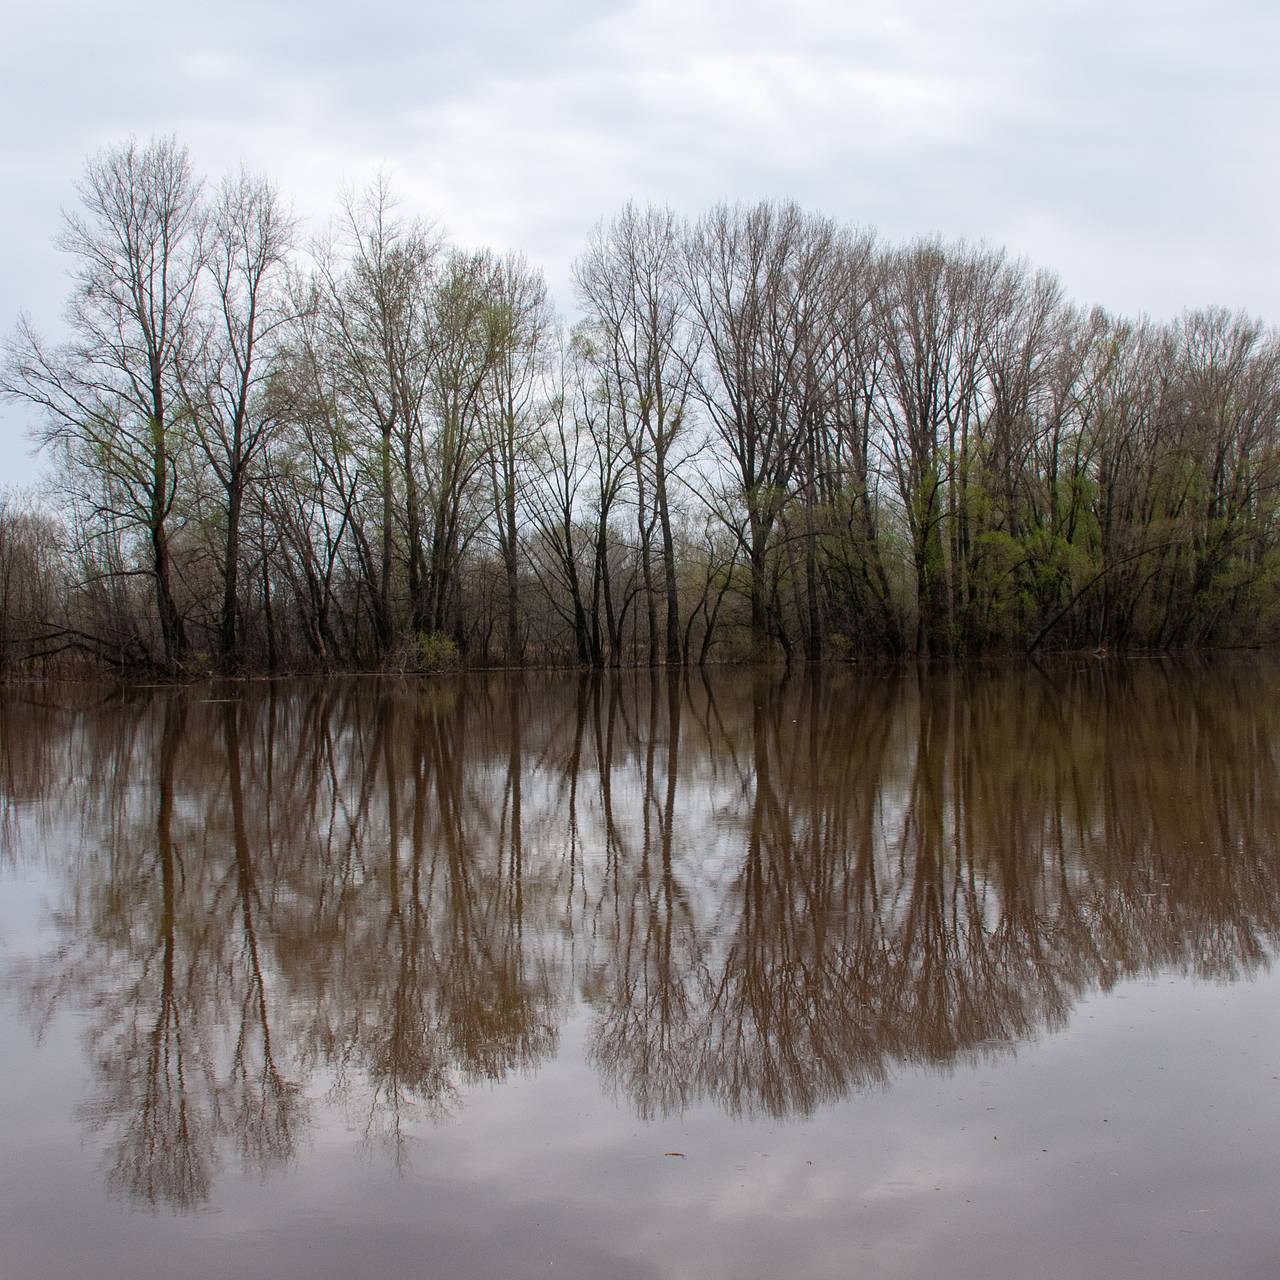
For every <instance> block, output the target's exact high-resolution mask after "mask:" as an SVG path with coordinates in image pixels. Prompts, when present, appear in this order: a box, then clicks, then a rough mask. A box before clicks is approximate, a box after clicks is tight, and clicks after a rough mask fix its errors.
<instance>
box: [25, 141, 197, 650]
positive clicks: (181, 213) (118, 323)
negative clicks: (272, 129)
mask: <svg viewBox="0 0 1280 1280" xmlns="http://www.w3.org/2000/svg"><path fill="white" fill-rule="evenodd" d="M77 190H78V192H79V196H80V204H81V211H80V212H75V213H68V214H66V215H65V219H64V227H63V230H62V233H61V234H60V236H59V237H58V240H57V244H58V247H59V248H60V249H62V250H63V252H65V253H67V254H69V255H70V256H71V258H72V259H73V262H74V278H75V290H74V292H73V294H72V296H71V299H70V301H69V303H68V306H67V314H66V321H67V325H68V327H69V329H70V331H71V338H70V341H69V342H68V343H67V344H66V345H64V346H61V347H57V348H51V347H49V346H47V345H46V344H45V343H44V341H43V340H42V339H41V338H40V337H39V336H38V335H37V334H36V332H35V330H34V329H33V328H32V327H31V325H30V324H29V323H28V322H27V321H26V320H25V319H23V320H22V321H20V323H19V329H18V333H17V336H16V338H15V339H14V341H13V342H12V343H11V344H10V345H9V346H8V348H7V351H6V359H5V362H4V372H3V374H2V375H0V391H3V393H4V394H6V395H8V396H11V397H15V398H17V399H21V400H25V401H27V402H29V403H31V404H34V405H36V406H37V407H38V408H39V409H40V410H41V411H42V414H43V421H42V423H41V425H40V427H39V428H38V431H37V437H38V439H39V440H40V441H41V442H42V443H43V444H47V445H54V446H57V447H59V448H60V449H61V451H62V454H63V457H64V458H65V460H66V462H67V464H68V468H69V474H70V476H73V477H75V484H76V487H77V490H78V493H79V496H81V497H82V498H84V499H86V500H87V501H88V503H89V504H90V506H91V508H92V510H93V512H94V513H95V515H96V516H97V517H99V518H100V519H101V521H103V522H104V523H111V522H113V521H122V522H124V523H125V524H126V525H127V526H129V527H131V528H136V529H138V530H140V531H142V532H144V533H145V535H146V539H147V542H148V544H149V547H148V551H149V554H148V564H147V569H146V570H145V572H147V573H149V574H150V575H151V577H152V579H153V582H154V589H155V603H156V608H157V612H158V614H159V622H160V634H161V639H162V643H163V658H164V662H165V664H166V665H167V666H169V667H175V668H176V667H180V666H181V665H182V663H183V662H184V660H185V659H186V656H187V650H188V640H187V630H186V625H185V623H184V619H183V613H182V610H181V608H180V607H179V604H178V601H177V598H176V596H175V592H174V582H173V567H172V554H171V549H170V539H171V530H172V525H173V513H174V504H175V500H176V498H177V496H178V492H179V488H180V484H181V480H182V476H181V472H180V463H181V459H182V455H183V452H184V449H185V447H186V444H187V435H188V431H187V428H188V425H189V424H188V423H186V422H185V421H184V419H183V415H182V413H181V407H180V406H181V399H180V397H179V396H178V394H177V378H178V373H179V370H180V368H181V367H182V365H183V362H184V361H185V360H187V359H188V358H189V356H190V349H191V342H192V319H193V315H192V312H193V308H194V306H195V304H196V300H197V285H198V280H199V275H200V269H201V265H202V262H203V252H204V211H203V207H202V203H201V183H200V181H199V180H198V179H197V177H196V176H195V174H194V173H193V172H192V168H191V163H190V160H189V158H188V156H187V151H186V148H185V147H180V146H179V145H178V144H177V142H176V141H174V140H173V139H172V138H158V139H153V140H152V141H151V142H149V143H147V144H146V145H145V146H141V145H139V144H138V143H137V142H136V141H133V140H131V141H129V142H127V143H125V144H124V145H123V146H121V147H117V148H115V149H112V150H108V151H104V152H101V153H100V154H99V155H97V156H95V157H94V158H93V159H92V160H90V161H89V162H88V164H87V165H86V166H85V172H84V177H83V178H82V179H81V181H80V183H79V184H78V187H77Z"/></svg>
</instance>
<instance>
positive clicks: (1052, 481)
mask: <svg viewBox="0 0 1280 1280" xmlns="http://www.w3.org/2000/svg"><path fill="white" fill-rule="evenodd" d="M77 190H78V195H79V207H78V209H77V210H75V211H73V212H70V213H68V214H66V215H65V216H64V224H63V227H62V230H61V233H60V235H59V237H58V241H57V243H58V245H59V247H60V248H61V249H62V250H63V251H64V252H65V253H66V254H67V255H68V258H69V260H70V262H71V264H72V272H73V288H72V291H71V293H70V296H69V299H68V302H67V308H66V322H67V324H66V333H67V335H68V336H67V339H66V341H65V342H62V343H61V344H51V343H49V342H47V341H46V340H45V339H44V338H43V337H42V336H41V335H40V334H39V333H38V332H37V331H36V330H35V328H34V327H33V326H32V325H31V324H30V322H28V321H27V320H26V319H20V320H19V322H18V325H17V327H16V329H15V331H14V332H13V334H12V336H11V337H10V339H9V340H8V342H7V344H6V346H5V348H4V352H3V360H2V361H0V394H3V395H4V396H5V397H6V398H8V399H9V400H11V401H15V402H18V403H20V404H22V405H25V406H26V407H27V408H28V409H29V410H30V411H31V422H32V424H33V426H32V430H33V434H34V438H35V439H36V440H37V441H38V442H39V443H40V445H41V446H42V447H43V448H44V449H45V450H46V451H47V452H48V454H50V455H51V456H52V458H53V459H54V472H55V477H56V479H55V487H56V492H57V494H58V499H59V500H58V501H57V502H56V503H53V504H50V503H49V502H47V501H45V502H41V503H34V502H32V501H30V500H23V499H22V498H21V497H19V496H15V495H13V494H10V495H9V496H8V497H7V498H6V499H5V500H4V501H3V504H0V596H2V597H3V599H2V602H0V603H2V605H3V608H2V612H0V665H4V666H9V667H11V668H12V667H22V666H23V665H24V664H26V665H28V666H29V665H30V664H33V663H39V662H43V663H45V664H46V665H47V664H48V663H49V662H57V661H59V660H63V661H65V660H66V656H67V655H80V656H81V657H82V658H86V659H88V660H90V661H92V662H94V663H103V664H107V665H109V666H112V667H118V668H135V669H136V668H146V669H155V670H162V671H167V672H170V673H175V674H178V673H184V672H186V673H190V672H198V671H201V670H207V669H214V668H216V669H219V670H222V671H228V672H234V671H252V670H312V669H315V670H323V669H351V668H359V669H370V668H382V669H399V670H406V669H413V670H426V669H435V668H440V667H447V666H454V665H459V664H465V665H469V666H497V665H505V666H518V665H526V664H530V665H553V664H573V663H577V664H581V665H583V666H593V667H604V666H617V665H631V664H640V665H645V664H648V665H656V664H662V663H666V664H668V665H678V664H696V663H704V662H707V661H709V660H761V659H771V658H781V657H785V658H786V659H787V660H788V661H790V660H792V659H800V658H803V659H805V660H818V659H821V658H824V657H836V658H851V657H859V656H872V655H889V656H902V655H908V654H916V655H921V656H933V655H942V654H957V655H963V654H973V653H980V652H987V651H1032V650H1035V649H1038V648H1042V647H1057V648H1090V649H1093V648H1100V647H1110V648H1127V647H1142V648H1159V649H1163V648H1170V647H1178V646H1186V645H1225V644H1249V643H1259V642H1263V641H1267V640H1270V639H1272V638H1274V636H1275V634H1276V629H1277V619H1278V616H1280V612H1278V606H1280V581H1278V571H1280V542H1278V531H1277V520H1276V516H1277V481H1278V480H1280V450H1278V449H1277V444H1278V441H1280V339H1278V338H1277V335H1276V334H1275V333H1274V332H1272V331H1270V330H1268V329H1266V328H1265V327H1264V326H1263V324H1262V323H1261V322H1259V321H1258V320H1255V319H1253V318H1251V317H1249V316H1246V315H1243V314H1235V313H1230V312H1228V311H1226V310H1222V309H1207V310H1202V311H1196V312H1189V313H1187V314H1185V315H1183V316H1182V317H1181V318H1180V319H1178V320H1176V321H1173V322H1170V323H1156V322H1153V321H1151V320H1147V319H1139V320H1128V319H1123V318H1120V317H1116V316H1112V315H1109V314H1107V313H1105V312H1103V311H1102V310H1100V309H1097V308H1095V309H1092V310H1086V309H1082V308H1081V307H1079V306H1077V305H1075V304H1073V303H1071V302H1070V301H1069V300H1068V299H1067V298H1066V297H1065V296H1064V291H1063V288H1062V286H1061V284H1060V282H1059V281H1058V280H1057V279H1056V278H1055V277H1054V276H1053V275H1052V274H1050V273H1048V272H1046V271H1040V270H1034V269H1032V268H1031V267H1030V266H1028V265H1027V264H1026V263H1024V262H1022V261H1020V260H1016V259H1013V258H1011V257H1010V256H1009V255H1008V254H1006V253H1005V252H1004V251H1002V250H1000V249H995V248H990V247H985V246H980V245H973V244H967V243H963V242H961V243H948V242H944V241H942V240H939V239H921V240H916V241H913V242H910V243H907V244H901V245H897V244H889V243H886V242H884V241H882V240H881V239H879V238H878V237H877V236H876V235H875V234H874V233H873V232H870V231H868V230H864V229H859V228H854V227H849V226H846V225H844V224H842V223H840V222H838V221H836V220H833V219H831V218H828V217H826V216H824V215H822V214H819V213H814V212H809V211H806V210H803V209H801V208H800V207H799V206H797V205H795V204H792V203H786V202H763V203H758V204H754V205H743V204H733V205H731V204H722V205H718V206H716V207H715V208H713V209H711V210H710V211H708V212H707V213H705V214H704V215H703V216H701V217H699V218H696V219H692V220H687V219H683V218H680V217H678V216H677V215H676V214H675V213H674V212H672V211H671V210H670V209H667V208H662V207H658V206H648V207H640V206H637V205H635V204H628V205H626V206H625V207H624V208H623V209H622V210H621V211H620V212H619V213H618V214H616V215H615V216H614V217H612V218H611V219H608V220H606V221H604V222H602V223H600V224H599V225H598V226H597V227H596V229H595V230H594V232H593V233H592V235H591V237H590V239H589V241H588V243H587V245H586V246H585V248H584V250H583V252H582V253H581V255H580V256H579V258H578V259H577V260H576V262H575V263H574V267H573V279H574V284H575V305H576V309H577V316H578V318H577V319H576V321H575V322H574V323H573V324H571V325H570V324H567V323H566V322H565V321H564V320H563V319H562V318H561V317H560V316H558V315H557V313H556V311H555V309H554V308H553V305H552V302H551V299H550V296H549V292H548V289H547V285H546V282H545V279H544V277H543V275H542V273H541V271H540V270H538V269H537V268H535V267H534V266H532V265H531V264H530V263H529V262H528V261H527V260H526V259H525V258H523V257H522V256H520V255H519V254H514V253H512V254H506V255H500V254H497V253H494V252H492V251H490V250H487V249H479V250H469V249H463V248H460V247H458V246H456V245H453V244H451V243H449V242H448V241H447V240H446V239H445V238H444V237H443V236H442V235H441V234H440V233H439V231H438V230H437V229H436V228H434V227H433V226H432V225H431V224H429V223H427V222H424V221H422V220H421V219H416V218H411V217H408V216H406V215H404V214H403V213H402V212H401V211H400V210H399V209H398V207H397V202H396V199H395V196H394V193H393V191H392V188H391V185H390V182H389V181H388V180H387V179H386V178H385V177H379V178H377V179H375V180H374V181H373V182H372V183H371V184H370V185H369V186H368V187H367V188H365V189H364V190H362V191H358V192H349V193H347V194H346V195H344V196H343V198H342V199H341V201H340V207H339V210H338V213H337V215H336V216H335V217H334V219H333V220H332V222H331V223H330V225H329V227H328V229H327V230H326V231H325V232H324V234H323V235H321V236H320V237H319V238H318V239H315V240H311V241H308V242H307V243H306V244H303V242H302V236H301V232H300V224H299V222H298V221H297V219H296V218H295V217H294V216H293V215H292V213H291V212H290V210H289V208H288V205H287V203H286V202H285V200H284V199H283V198H282V196H281V194H280V193H279V192H278V190H277V189H276V188H275V187H274V186H273V185H272V184H271V182H269V181H268V180H267V179H265V178H262V177H258V176H254V175H251V174H249V173H247V172H244V171H242V172H239V173H236V174H233V175H231V176H229V177H226V178H224V179H223V180H222V181H221V182H220V183H217V184H211V183H209V182H206V181H204V180H203V179H201V178H200V176H199V175H197V174H196V172H195V171H194V169H193V167H192V164H191V161H190V158H189V156H188V154H187V151H186V150H185V148H183V147H182V146H180V145H179V144H178V143H177V142H176V141H175V140H173V139H158V140H153V141H151V142H149V143H147V144H140V143H138V142H136V141H135V142H129V143H126V144H124V145H122V146H120V147H117V148H115V149H112V150H108V151H104V152H102V153H100V154H99V155H97V156H95V157H94V158H92V159H91V160H89V161H88V163H87V164H86V166H85V170H84V174H83V176H82V178H81V180H80V183H79V185H78V188H77Z"/></svg>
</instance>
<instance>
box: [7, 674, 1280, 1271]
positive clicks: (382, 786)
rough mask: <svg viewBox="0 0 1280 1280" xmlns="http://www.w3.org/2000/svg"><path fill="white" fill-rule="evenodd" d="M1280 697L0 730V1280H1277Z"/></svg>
mask: <svg viewBox="0 0 1280 1280" xmlns="http://www.w3.org/2000/svg"><path fill="white" fill-rule="evenodd" d="M1278 695H1280V661H1278V660H1276V659H1273V658H1266V657H1264V658H1257V657H1239V658H1237V657H1228V658H1219V659H1215V660H1197V661H1192V662H1181V661H1180V662H1172V661H1141V662H1136V661H1135V662H1117V661H1113V662H1099V661H1095V660H1092V659H1089V660H1071V661H1063V662H1060V663H1057V664H1054V665H1048V666H1044V667H1036V666H1030V665H1028V666H1021V667H1015V668H996V667H992V668H972V669H965V670H953V669H946V668H923V669H920V670H917V671H906V672H898V673H875V674H873V675H867V674H858V673H855V672H852V671H838V672H835V673H828V674H825V675H823V676H821V677H819V678H813V679H810V678H805V677H803V676H794V677H792V678H791V679H784V678H783V677H782V676H781V675H779V674H778V673H764V672H757V673H753V672H743V671H735V672H721V673H713V674H709V675H708V676H706V677H703V676H701V675H698V674H696V673H694V674H690V675H688V676H685V677H672V678H670V679H668V678H667V677H666V676H665V675H661V674H659V675H657V676H653V677H651V676H650V675H649V674H648V673H644V674H639V675H636V674H631V675H624V676H621V677H616V678H604V679H597V680H592V679H589V678H585V677H582V678H580V677H578V676H577V675H555V676H524V677H514V676H500V677H492V678H482V677H459V678H456V679H433V680H426V681H414V680H394V679H388V680H377V679H352V680H343V681H327V682H261V683H248V684H225V685H205V686H199V687H196V688H194V689H192V688H188V689H183V690H168V689H154V688H149V689H143V688H134V689H120V688H107V687H93V686H69V685H67V686H26V687H22V688H14V689H10V690H8V691H6V692H5V694H4V697H3V700H2V701H0V1275H2V1276H3V1277H4V1278H5V1280H53V1278H55V1277H56V1278H59V1280H61V1278H62V1277H68V1278H70V1277H76V1278H79V1277H88V1276H93V1277H96V1278H98V1280H110V1278H113V1277H127V1278H128V1280H142V1278H146V1277H165V1278H166V1280H167V1278H168V1277H173V1276H185V1277H247V1276H264V1277H273V1278H274V1277H281V1278H288V1277H308V1278H320V1277H351V1276H367V1277H377V1278H381V1277H388V1278H390V1277H462V1278H464V1280H469V1278H472V1277H475V1278H480V1277H485V1278H492V1277H508V1276H510V1277H524V1276H538V1277H542V1276H547V1277H583V1278H589V1280H599V1278H613V1277H616V1278H618V1280H641V1278H644V1277H653V1278H656V1277H664V1278H665V1277H688V1278H690V1280H693V1278H695V1277H697V1278H699V1280H703V1278H714V1277H725V1278H728V1277H732V1278H733V1280H751V1278H754V1277H761V1278H764V1277H775V1276H780V1275H785V1276H788V1277H795V1278H796V1280H807V1278H808V1277H815V1278H825V1277H849V1276H858V1277H903V1278H905V1277H933V1276H946V1277H949V1278H955V1277H975V1278H976V1277H982V1278H983V1280H990V1278H992V1277H1006V1276H1007V1277H1024V1276H1042V1277H1117V1276H1140V1277H1148V1276H1149V1277H1160V1278H1161V1280H1170V1278H1171V1277H1184V1276H1185V1277H1204V1276H1250V1277H1251V1276H1259V1277H1261V1276H1268V1277H1271V1276H1274V1275H1276V1274H1277V1273H1280V1006H1278V1003H1277V997H1278V996H1280V981H1278V980H1277V978H1276V977H1275V976H1273V972H1272V967H1273V966H1272V958H1273V956H1274V954H1275V951H1276V946H1277V942H1278V941H1280V696H1278Z"/></svg>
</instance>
